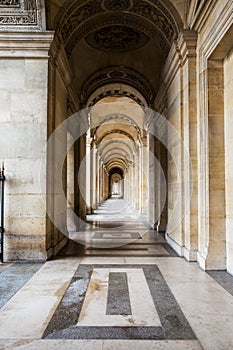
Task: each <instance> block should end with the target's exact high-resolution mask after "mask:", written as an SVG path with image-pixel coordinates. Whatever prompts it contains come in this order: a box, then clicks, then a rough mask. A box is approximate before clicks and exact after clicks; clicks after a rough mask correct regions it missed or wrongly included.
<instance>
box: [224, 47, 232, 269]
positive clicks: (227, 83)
mask: <svg viewBox="0 0 233 350" xmlns="http://www.w3.org/2000/svg"><path fill="white" fill-rule="evenodd" d="M224 76H225V80H224V91H225V116H224V117H225V151H226V153H225V166H226V184H225V185H226V250H227V251H226V254H227V269H228V271H229V272H230V273H231V274H233V235H232V232H233V161H232V154H233V118H232V116H233V98H232V96H233V51H231V52H230V53H229V54H228V56H227V57H226V58H225V61H224Z"/></svg>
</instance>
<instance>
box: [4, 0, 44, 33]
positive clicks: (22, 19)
mask: <svg viewBox="0 0 233 350" xmlns="http://www.w3.org/2000/svg"><path fill="white" fill-rule="evenodd" d="M39 8H40V9H41V3H40V0H0V30H6V29H7V30H11V29H12V30H20V28H21V27H22V30H25V27H29V28H31V27H33V28H35V29H39V28H42V17H41V16H42V15H41V13H40V11H38V9H39Z"/></svg>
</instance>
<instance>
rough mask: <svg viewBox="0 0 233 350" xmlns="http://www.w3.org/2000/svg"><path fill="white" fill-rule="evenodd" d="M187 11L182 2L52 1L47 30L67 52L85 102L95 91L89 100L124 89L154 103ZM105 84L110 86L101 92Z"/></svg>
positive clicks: (167, 0)
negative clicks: (167, 59)
mask: <svg viewBox="0 0 233 350" xmlns="http://www.w3.org/2000/svg"><path fill="white" fill-rule="evenodd" d="M183 15H184V1H181V0H179V1H175V0H173V1H169V0H66V1H64V0H56V1H55V0H50V1H49V2H48V8H47V22H48V29H52V30H55V31H56V38H57V40H58V41H59V43H60V44H61V45H63V46H64V48H65V50H66V53H67V56H68V59H69V62H70V66H71V69H72V72H73V85H74V86H75V89H76V92H77V93H78V95H79V96H80V100H81V103H82V105H83V106H86V105H87V102H88V100H90V96H92V95H93V93H94V92H95V91H96V90H99V94H100V96H99V97H98V96H95V97H94V99H95V101H93V100H92V101H89V103H90V104H93V103H95V102H96V101H97V100H99V99H100V98H102V97H103V96H106V95H108V94H109V95H122V94H123V91H124V95H125V96H129V97H131V98H134V99H135V100H136V101H137V102H138V103H140V104H145V103H144V102H145V101H146V104H147V105H152V103H153V100H154V98H155V96H156V92H157V90H158V87H159V82H160V74H161V69H162V66H163V62H164V61H165V59H166V57H167V54H168V52H169V49H170V47H171V45H172V43H173V41H174V39H175V38H176V37H177V35H178V33H179V31H180V28H181V27H182V25H183V24H182V17H183ZM112 84H118V88H115V91H112ZM104 86H109V87H110V86H111V88H110V89H105V92H104V94H103V95H101V93H103V91H101V88H103V87H104ZM127 87H130V88H131V89H129V88H127ZM132 89H133V90H135V91H139V92H140V94H141V95H142V96H143V98H142V99H141V101H139V100H140V98H138V96H137V93H136V92H135V91H134V92H133V90H132ZM130 94H131V96H130ZM143 99H144V102H143V101H142V100H143Z"/></svg>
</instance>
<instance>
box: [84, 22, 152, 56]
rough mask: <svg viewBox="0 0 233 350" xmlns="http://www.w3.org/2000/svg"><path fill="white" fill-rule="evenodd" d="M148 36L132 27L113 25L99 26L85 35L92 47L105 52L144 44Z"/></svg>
mask: <svg viewBox="0 0 233 350" xmlns="http://www.w3.org/2000/svg"><path fill="white" fill-rule="evenodd" d="M148 41H149V37H148V36H147V35H146V34H144V33H142V32H140V31H138V30H135V29H133V28H130V27H127V26H122V25H114V26H108V27H104V28H100V29H98V30H96V31H95V32H92V33H91V34H89V35H88V36H87V37H86V42H87V43H88V44H89V45H90V46H91V47H93V48H95V49H97V50H101V51H105V52H116V53H120V52H127V51H132V50H136V49H139V48H140V47H143V46H145V45H146V43H147V42H148Z"/></svg>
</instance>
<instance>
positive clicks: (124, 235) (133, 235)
mask: <svg viewBox="0 0 233 350" xmlns="http://www.w3.org/2000/svg"><path fill="white" fill-rule="evenodd" d="M93 239H141V236H140V234H139V232H126V231H121V232H111V231H109V232H101V231H100V232H96V233H95V234H94V236H93Z"/></svg>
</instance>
